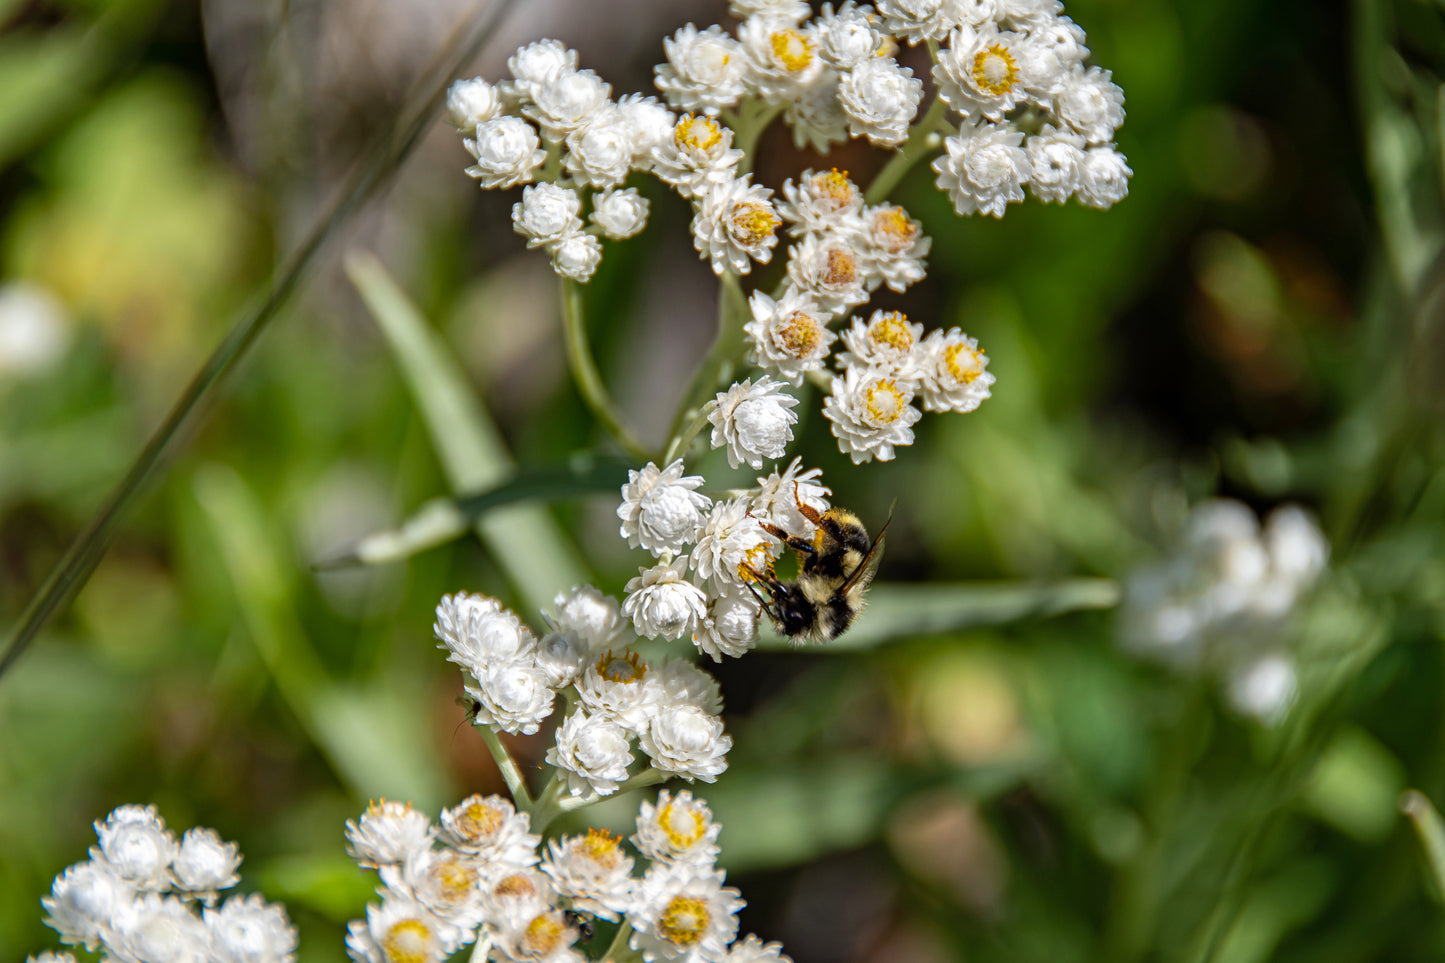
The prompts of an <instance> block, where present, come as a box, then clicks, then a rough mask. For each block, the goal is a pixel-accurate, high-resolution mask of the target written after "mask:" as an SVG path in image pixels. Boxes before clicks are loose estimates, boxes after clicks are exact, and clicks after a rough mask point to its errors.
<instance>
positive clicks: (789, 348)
mask: <svg viewBox="0 0 1445 963" xmlns="http://www.w3.org/2000/svg"><path fill="white" fill-rule="evenodd" d="M773 339H774V340H775V341H776V342H777V343H778V345H779V346H780V347H781V348H782V349H783V350H784V351H786V352H787V353H788V354H790V355H792V356H793V357H794V358H807V357H809V356H811V355H812V354H813V353H814V352H816V351H817V350H818V344H819V343H820V342H821V341H822V340H823V326H822V325H821V324H819V323H818V319H817V318H815V317H813V316H812V315H811V314H808V313H806V312H804V311H795V312H793V316H792V317H790V318H788V319H787V320H786V321H784V322H783V323H782V324H781V325H780V326H779V327H778V329H777V330H776V332H775V333H774V335H773Z"/></svg>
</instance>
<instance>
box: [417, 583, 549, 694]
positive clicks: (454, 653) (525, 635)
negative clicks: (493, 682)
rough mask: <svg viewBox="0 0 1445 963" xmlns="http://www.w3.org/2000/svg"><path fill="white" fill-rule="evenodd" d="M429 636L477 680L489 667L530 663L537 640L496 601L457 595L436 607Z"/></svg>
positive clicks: (448, 656) (480, 596) (448, 657)
mask: <svg viewBox="0 0 1445 963" xmlns="http://www.w3.org/2000/svg"><path fill="white" fill-rule="evenodd" d="M432 633H433V634H434V635H435V636H436V637H437V639H438V640H439V641H440V642H441V645H440V646H438V648H445V649H447V650H448V655H447V661H448V662H453V663H455V664H457V665H459V666H461V668H463V669H464V670H466V671H467V672H469V673H471V675H472V676H473V677H474V678H476V677H480V675H481V674H482V673H483V672H485V671H486V670H487V669H488V668H490V667H495V666H500V665H511V664H513V663H521V662H530V661H531V659H532V656H533V653H535V652H536V650H537V638H536V636H534V635H533V634H532V630H531V629H529V628H527V627H526V626H525V625H523V624H522V622H521V620H520V619H518V618H517V616H516V615H514V614H512V613H511V612H509V611H507V610H506V609H503V608H502V606H501V603H499V602H497V600H496V599H490V598H487V597H486V596H484V595H470V594H468V593H466V592H458V593H457V594H455V595H445V596H442V600H441V601H440V602H439V603H437V611H436V622H435V623H433V625H432Z"/></svg>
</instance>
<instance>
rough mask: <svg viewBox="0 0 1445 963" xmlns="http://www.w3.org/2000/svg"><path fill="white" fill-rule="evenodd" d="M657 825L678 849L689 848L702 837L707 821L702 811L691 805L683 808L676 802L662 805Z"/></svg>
mask: <svg viewBox="0 0 1445 963" xmlns="http://www.w3.org/2000/svg"><path fill="white" fill-rule="evenodd" d="M657 825H659V826H661V827H662V831H663V832H664V833H666V834H667V841H668V842H670V843H672V845H673V847H674V848H676V849H687V848H688V847H690V846H691V845H692V844H693V843H695V842H697V841H698V840H699V839H701V838H702V834H703V830H705V829H707V823H705V822H704V821H703V818H702V813H700V812H698V811H697V810H696V809H693V808H691V807H689V808H687V809H683V808H682V807H680V806H678V804H677V803H675V802H670V803H668V804H667V805H666V806H664V807H662V811H661V812H659V813H658V814H657Z"/></svg>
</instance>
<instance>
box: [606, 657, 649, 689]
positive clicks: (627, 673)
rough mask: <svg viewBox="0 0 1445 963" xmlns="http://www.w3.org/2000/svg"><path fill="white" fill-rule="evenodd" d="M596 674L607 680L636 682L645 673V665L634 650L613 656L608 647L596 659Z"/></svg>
mask: <svg viewBox="0 0 1445 963" xmlns="http://www.w3.org/2000/svg"><path fill="white" fill-rule="evenodd" d="M597 674H598V675H600V676H602V678H604V679H606V680H607V681H608V682H626V683H632V682H638V681H641V679H642V677H643V676H644V675H646V674H647V666H645V665H643V664H642V657H641V656H640V655H638V654H637V653H636V652H627V653H625V654H623V655H618V656H614V655H613V654H612V650H611V649H608V650H607V651H606V652H604V653H602V655H601V656H600V657H599V658H598V659H597Z"/></svg>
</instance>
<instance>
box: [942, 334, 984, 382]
mask: <svg viewBox="0 0 1445 963" xmlns="http://www.w3.org/2000/svg"><path fill="white" fill-rule="evenodd" d="M943 363H944V365H945V366H946V367H947V368H948V373H949V375H950V376H951V377H952V378H953V380H954V381H957V382H958V383H959V384H965V385H966V384H969V383H970V382H972V381H973V380H974V379H975V378H977V377H978V376H979V375H981V374H983V352H982V351H979V350H978V349H977V348H970V347H969V346H968V345H966V344H964V343H963V342H959V343H958V344H951V345H949V346H948V347H947V348H946V349H944V352H943Z"/></svg>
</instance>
